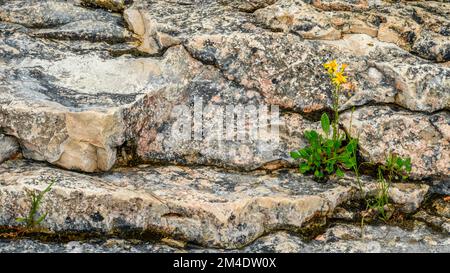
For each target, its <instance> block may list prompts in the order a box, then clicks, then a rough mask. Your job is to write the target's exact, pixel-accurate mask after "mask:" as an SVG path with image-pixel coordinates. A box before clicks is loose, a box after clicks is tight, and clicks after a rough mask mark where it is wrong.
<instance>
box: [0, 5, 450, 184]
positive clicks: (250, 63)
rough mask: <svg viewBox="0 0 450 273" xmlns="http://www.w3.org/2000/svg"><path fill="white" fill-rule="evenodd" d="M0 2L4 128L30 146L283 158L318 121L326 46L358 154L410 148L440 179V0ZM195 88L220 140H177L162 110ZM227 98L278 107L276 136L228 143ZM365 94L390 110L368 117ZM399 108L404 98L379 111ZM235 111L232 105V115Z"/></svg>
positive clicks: (79, 162) (94, 155)
mask: <svg viewBox="0 0 450 273" xmlns="http://www.w3.org/2000/svg"><path fill="white" fill-rule="evenodd" d="M0 6H1V9H0V30H1V31H0V53H1V54H0V72H1V73H0V92H1V96H0V129H1V130H2V132H4V133H5V134H7V135H11V136H14V137H15V138H17V139H18V141H19V143H20V145H21V147H22V150H23V155H24V156H25V157H26V158H31V159H35V160H43V161H47V162H50V163H52V164H55V165H58V166H61V167H64V168H67V169H74V170H81V171H85V172H94V171H105V170H109V169H110V168H111V167H112V166H114V164H129V163H130V162H148V163H150V162H162V163H168V162H172V163H173V162H176V163H178V164H196V165H215V166H221V167H226V168H230V169H241V170H253V169H257V168H261V167H263V168H272V169H273V168H279V167H283V166H293V164H294V163H293V162H292V161H291V160H290V159H289V156H288V152H289V151H291V150H293V149H296V148H300V147H302V146H303V145H304V139H303V138H302V134H303V131H304V130H307V129H316V128H317V126H318V124H317V123H316V122H314V120H317V117H318V116H320V114H321V113H322V112H323V111H328V110H330V103H331V100H330V88H331V86H330V84H329V83H328V81H327V78H326V75H325V73H323V69H322V66H321V64H322V63H324V62H325V61H328V60H330V59H332V58H336V59H338V61H339V62H346V63H348V64H349V74H350V80H351V83H349V84H347V85H345V88H344V89H345V91H346V92H344V93H343V94H342V96H341V102H343V104H342V107H341V110H342V111H343V112H344V113H343V115H342V116H343V117H347V118H348V116H349V115H350V110H351V108H352V107H353V106H356V107H357V112H356V113H355V122H354V123H355V130H356V129H358V130H359V131H361V132H358V133H360V134H361V138H362V140H361V142H360V143H361V145H360V146H361V149H362V151H363V155H364V157H365V158H366V159H367V160H371V161H375V162H380V161H382V152H383V151H388V150H392V151H396V152H398V153H399V154H402V155H405V156H411V157H412V159H413V164H414V167H413V170H414V177H415V178H417V179H421V178H429V177H436V178H438V179H440V180H442V181H446V180H447V179H448V178H449V169H448V166H449V165H450V164H449V158H448V135H449V134H448V128H449V119H448V110H449V109H450V92H449V90H450V67H449V66H448V61H449V58H448V57H449V56H450V55H449V39H448V37H449V36H448V35H449V34H448V28H449V21H448V12H449V4H448V3H444V2H432V1H431V2H430V1H425V2H409V1H408V2H400V3H390V2H384V1H383V2H381V1H380V2H372V1H369V2H367V1H334V0H332V1H310V2H308V1H300V0H297V1H293V0H292V1H289V0H280V1H271V0H264V1H260V0H248V1H234V0H233V1H228V0H217V1H216V0H204V1H203V0H202V1H199V0H189V1H143V0H136V1H124V0H120V1H119V0H74V1H58V0H53V1H50V0H46V1H18V0H16V1H7V2H1V4H0ZM446 62H447V63H446ZM196 98H197V99H198V98H201V99H202V103H203V107H206V106H213V105H215V106H219V108H220V107H221V108H220V109H219V112H214V111H210V112H208V113H206V114H204V120H203V124H204V125H205V128H204V129H205V130H209V131H210V132H213V133H215V134H216V135H217V136H220V137H221V138H223V139H225V141H214V140H213V141H210V140H208V139H201V138H200V139H197V138H196V135H195V134H193V136H192V137H193V139H190V140H187V141H186V140H180V138H178V137H180V136H183V134H185V132H183V131H181V132H179V133H174V128H175V129H176V128H178V127H177V126H179V121H180V119H181V120H183V119H184V120H186V119H187V120H189V118H192V119H194V118H193V117H189V116H181V117H180V116H177V117H174V116H173V111H174V110H175V109H176V107H177V106H189V107H191V108H190V109H191V110H192V107H193V106H192V105H193V102H194V101H195V99H196ZM227 105H233V106H236V105H242V107H244V108H245V107H250V108H249V109H250V112H252V111H251V109H255V108H251V107H259V106H267V107H268V106H269V105H276V106H278V107H279V108H280V109H281V111H282V113H281V117H280V120H279V121H277V122H275V124H276V126H279V132H280V138H279V140H277V142H276V143H273V142H272V141H273V140H274V138H273V137H272V136H271V135H270V134H265V133H263V134H262V136H260V138H259V139H258V141H255V140H254V139H251V138H250V137H249V138H246V139H245V141H241V140H238V139H237V137H236V135H239V130H244V129H245V130H246V129H249V126H250V124H236V127H234V128H226V129H225V130H217V129H216V128H215V127H214V126H213V125H214V124H220V117H221V115H220V114H221V113H222V112H221V109H222V110H223V109H224V108H225V107H226V106H227ZM369 105H376V106H373V107H379V108H380V109H388V110H383V111H384V112H383V111H382V112H383V113H381V112H380V114H379V115H368V116H370V118H367V117H364V115H363V113H367V112H371V111H372V110H371V109H373V108H372V107H371V106H369ZM386 105H388V106H389V107H388V106H386ZM396 106H399V107H401V111H391V110H389V109H391V107H392V108H393V109H394V108H395V107H396ZM194 107H195V106H194ZM207 109H209V110H214V107H210V108H207ZM240 113H243V111H242V108H236V109H234V114H233V116H235V115H238V114H240ZM380 115H381V116H380ZM383 115H384V116H386V115H391V116H390V117H389V119H386V118H385V117H384V116H383ZM356 116H357V117H356ZM363 117H364V118H363ZM356 118H358V119H356ZM250 120H252V116H250ZM386 120H391V122H392V123H398V124H403V125H405V126H407V129H406V130H405V129H403V128H402V127H401V126H400V125H399V126H392V127H390V126H386V124H385V123H386V122H387V121H386ZM415 121H418V124H416V122H415ZM217 122H219V123H217ZM193 123H194V127H195V121H193ZM272 125H273V123H272ZM344 126H346V125H345V123H344ZM269 127H270V128H272V126H267V124H257V125H256V128H258V129H268V128H269ZM362 128H364V129H362ZM347 129H348V128H347ZM400 130H401V131H400ZM425 130H427V131H428V132H427V133H425ZM225 132H226V134H227V135H226V136H224V134H225ZM200 135H201V134H200ZM410 135H411V136H410ZM184 136H185V135H184ZM197 136H198V135H197ZM227 137H229V138H227ZM226 138H227V139H226ZM400 142H401V143H402V144H401V145H399V143H400ZM416 147H419V148H418V149H417V148H416Z"/></svg>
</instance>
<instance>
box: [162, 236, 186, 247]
mask: <svg viewBox="0 0 450 273" xmlns="http://www.w3.org/2000/svg"><path fill="white" fill-rule="evenodd" d="M161 242H162V243H164V244H166V245H168V246H171V247H175V248H185V247H186V242H182V241H178V240H174V239H171V238H162V239H161Z"/></svg>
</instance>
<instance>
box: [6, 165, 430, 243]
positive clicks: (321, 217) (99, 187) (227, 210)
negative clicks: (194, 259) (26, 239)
mask: <svg viewBox="0 0 450 273" xmlns="http://www.w3.org/2000/svg"><path fill="white" fill-rule="evenodd" d="M51 180H55V181H56V183H55V184H54V186H53V189H52V190H51V191H50V192H49V193H48V194H47V195H46V197H45V200H44V201H43V203H42V205H41V206H40V210H41V211H40V213H44V212H46V213H48V214H47V217H46V219H45V221H44V222H43V223H42V228H47V229H49V230H52V231H77V232H93V231H94V232H101V233H106V234H108V233H114V232H119V233H120V232H124V233H126V232H130V231H136V230H138V231H142V232H153V233H155V234H162V235H163V236H167V237H170V238H174V239H178V240H182V241H185V242H189V243H194V244H198V245H203V246H208V247H221V248H238V247H242V246H245V245H247V244H249V243H250V242H252V241H254V240H255V239H257V238H258V237H260V236H262V235H264V234H267V233H271V232H273V231H277V230H290V231H294V232H301V231H302V229H308V228H309V227H310V226H311V225H313V226H320V225H321V223H322V224H324V223H325V222H326V219H327V218H329V217H331V215H333V213H334V210H335V208H336V207H338V206H340V205H342V204H344V203H345V202H347V201H350V200H355V199H358V198H360V195H359V194H357V193H358V190H357V187H356V185H354V181H353V180H352V179H350V178H349V179H345V180H344V181H342V183H343V184H338V183H333V182H330V183H326V184H324V183H317V182H315V181H313V180H312V179H311V178H309V177H305V176H302V175H300V174H298V173H297V172H293V171H289V170H285V171H280V172H276V173H272V174H268V173H266V172H264V171H259V172H252V173H239V172H225V171H223V170H220V169H212V168H204V167H194V168H189V167H182V166H161V167H154V166H153V167H152V166H147V165H145V166H140V167H136V168H125V169H116V170H114V171H112V172H109V173H104V174H99V175H88V174H80V173H74V172H70V171H64V170H61V169H58V168H55V167H51V166H47V165H45V164H42V163H31V162H28V161H22V160H13V161H8V162H6V163H4V164H2V165H1V166H0V185H1V187H0V204H2V206H1V207H0V226H1V225H3V226H17V225H19V223H18V222H17V221H16V218H17V217H21V216H25V215H27V213H28V211H29V209H30V205H31V203H30V200H29V196H28V194H27V192H30V191H31V192H34V191H38V190H43V189H44V188H45V187H46V186H47V184H48V183H49V182H50V181H51ZM365 182H366V183H365V186H366V187H367V189H366V190H365V192H367V193H368V194H369V195H370V194H376V191H373V190H371V189H370V187H371V186H370V185H372V186H374V187H372V188H373V189H375V186H376V185H375V184H373V183H372V182H371V181H370V180H368V181H365ZM428 189H429V188H428V186H427V185H417V184H409V185H403V184H398V185H394V186H393V188H392V189H391V191H390V193H389V194H390V198H391V199H392V200H393V202H394V203H397V204H398V206H400V208H403V209H404V210H405V211H407V212H409V213H411V212H414V211H415V210H417V209H418V207H419V206H420V204H421V202H422V201H423V199H424V197H425V195H426V193H427V192H428ZM371 191H373V193H371Z"/></svg>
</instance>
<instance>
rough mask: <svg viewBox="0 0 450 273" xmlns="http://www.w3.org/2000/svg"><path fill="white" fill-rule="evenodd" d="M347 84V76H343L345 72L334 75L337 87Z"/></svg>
mask: <svg viewBox="0 0 450 273" xmlns="http://www.w3.org/2000/svg"><path fill="white" fill-rule="evenodd" d="M346 82H347V76H344V75H343V72H337V73H336V74H334V78H333V83H334V84H335V85H341V84H343V83H346Z"/></svg>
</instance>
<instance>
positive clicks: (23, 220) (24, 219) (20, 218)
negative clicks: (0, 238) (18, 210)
mask: <svg viewBox="0 0 450 273" xmlns="http://www.w3.org/2000/svg"><path fill="white" fill-rule="evenodd" d="M16 221H17V222H18V223H24V222H26V221H27V219H26V218H22V217H19V218H16Z"/></svg>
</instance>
